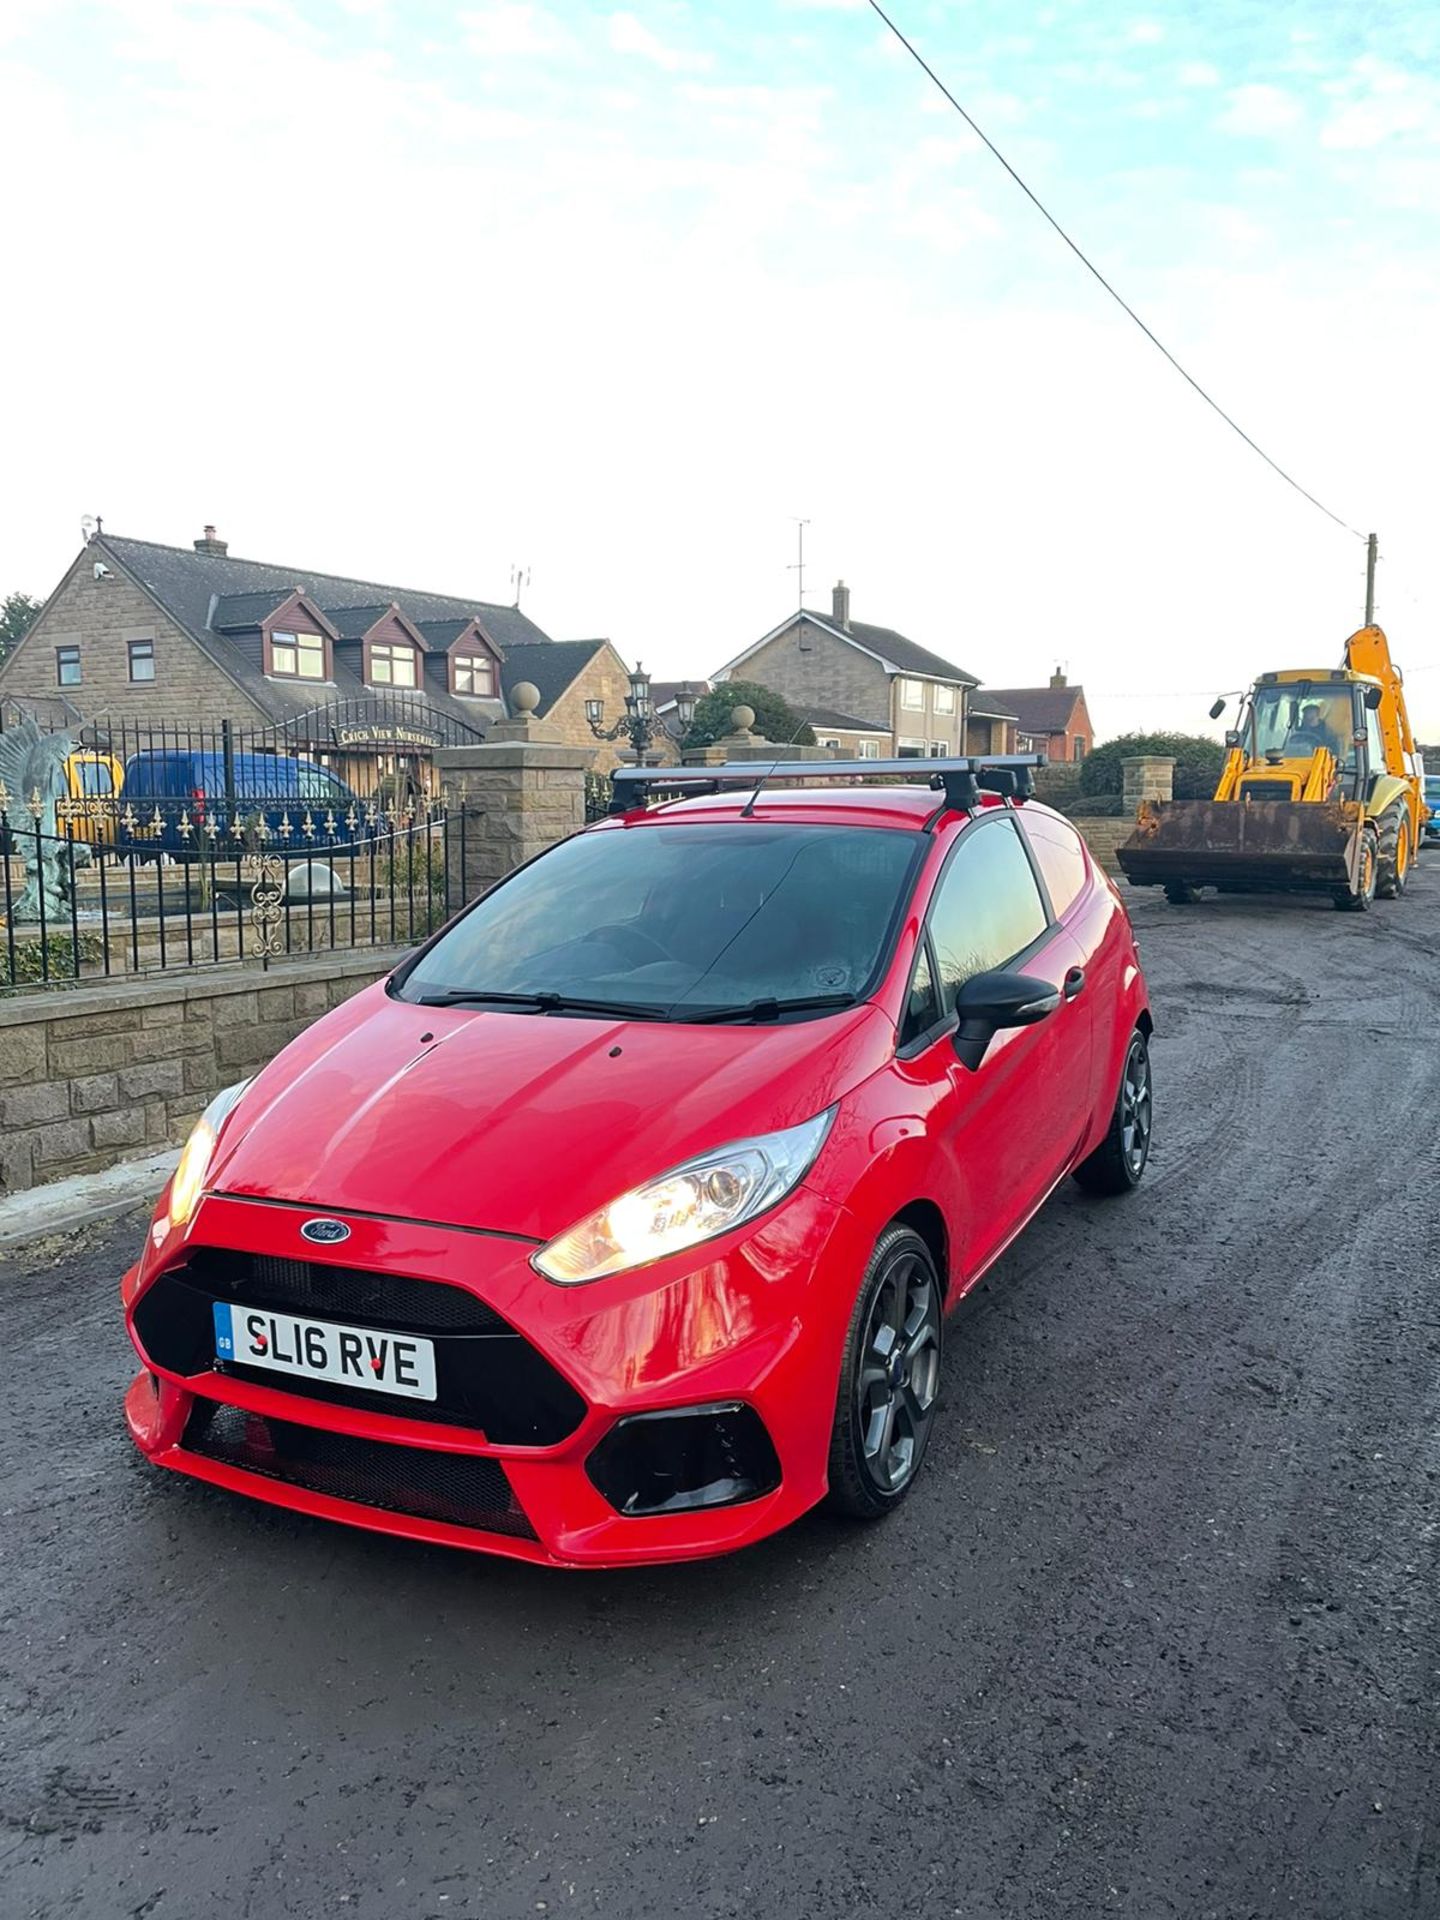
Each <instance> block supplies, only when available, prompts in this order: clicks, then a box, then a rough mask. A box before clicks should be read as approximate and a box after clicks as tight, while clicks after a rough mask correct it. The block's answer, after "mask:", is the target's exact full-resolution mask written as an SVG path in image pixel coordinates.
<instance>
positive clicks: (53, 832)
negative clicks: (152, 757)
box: [0, 720, 90, 924]
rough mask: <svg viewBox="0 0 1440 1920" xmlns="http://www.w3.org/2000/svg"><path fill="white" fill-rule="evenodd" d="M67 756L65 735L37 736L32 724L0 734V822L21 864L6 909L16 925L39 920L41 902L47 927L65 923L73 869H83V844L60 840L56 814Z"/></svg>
mask: <svg viewBox="0 0 1440 1920" xmlns="http://www.w3.org/2000/svg"><path fill="white" fill-rule="evenodd" d="M73 752H74V742H73V741H72V740H71V738H70V736H69V734H66V733H42V731H41V730H40V728H39V727H38V726H37V725H36V723H35V722H34V721H33V720H22V721H21V722H20V725H19V726H18V727H12V728H9V729H8V730H7V731H6V732H4V733H0V823H3V825H4V826H6V827H7V828H8V829H9V831H8V834H7V835H6V839H7V841H8V843H9V846H10V848H11V849H13V851H14V852H16V853H18V854H19V855H20V857H21V859H22V860H23V861H24V862H25V885H24V887H23V888H22V889H21V891H20V893H19V894H18V895H17V896H16V897H15V898H14V900H12V902H11V904H10V918H11V920H12V921H14V922H16V923H19V922H21V921H38V920H40V919H41V918H42V902H43V918H44V920H45V921H46V923H47V924H49V923H56V924H63V923H65V922H67V921H68V920H69V918H70V902H71V896H72V891H73V880H74V869H75V868H76V867H77V866H88V865H89V862H90V848H89V846H88V844H87V843H86V842H85V841H83V840H80V841H76V840H70V839H66V838H64V837H63V836H62V835H61V832H60V822H59V818H58V816H57V813H56V802H57V801H59V800H65V799H67V798H68V797H69V783H68V781H67V779H66V775H65V762H66V760H67V758H68V757H69V755H70V754H71V753H73ZM37 828H38V830H39V832H38V839H37V832H36V830H37ZM0 906H3V900H0Z"/></svg>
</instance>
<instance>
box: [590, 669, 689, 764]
mask: <svg viewBox="0 0 1440 1920" xmlns="http://www.w3.org/2000/svg"><path fill="white" fill-rule="evenodd" d="M692 711H693V709H692ZM585 718H586V719H587V720H588V721H589V723H590V731H591V733H593V734H594V736H595V738H596V739H597V740H618V739H619V738H620V736H621V735H622V734H623V735H625V737H626V738H627V739H628V741H629V743H630V751H631V752H632V753H633V754H634V756H635V764H636V766H639V767H644V766H648V765H649V762H648V760H647V759H646V755H647V754H648V753H649V751H650V748H651V746H652V744H653V743H654V739H655V730H656V723H655V710H654V708H653V707H652V706H651V704H650V676H649V674H648V673H646V671H645V669H644V667H642V666H641V665H640V664H639V662H638V661H637V662H636V664H635V666H634V668H633V669H632V670H631V674H630V691H629V692H628V693H627V694H626V696H625V711H624V713H623V714H621V716H620V718H619V719H618V720H617V721H616V722H615V724H614V726H612V727H607V726H606V725H605V724H604V720H605V702H604V701H603V700H587V701H586V702H585Z"/></svg>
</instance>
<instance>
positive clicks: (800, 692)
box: [715, 580, 979, 759]
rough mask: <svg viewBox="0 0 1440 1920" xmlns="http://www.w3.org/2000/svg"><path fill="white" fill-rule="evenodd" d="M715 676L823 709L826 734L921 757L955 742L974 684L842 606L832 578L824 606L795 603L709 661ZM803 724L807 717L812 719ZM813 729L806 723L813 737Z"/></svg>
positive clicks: (952, 749)
mask: <svg viewBox="0 0 1440 1920" xmlns="http://www.w3.org/2000/svg"><path fill="white" fill-rule="evenodd" d="M715 678H716V679H717V680H755V681H758V682H759V683H760V684H761V685H762V686H766V687H770V688H772V689H773V690H774V691H775V692H776V693H778V694H781V695H783V696H784V698H785V699H786V700H788V701H789V702H790V704H791V706H792V707H794V708H795V709H796V711H797V712H800V711H801V710H802V709H803V710H804V711H805V712H806V713H807V714H808V713H809V712H811V711H815V710H818V711H821V712H825V711H828V712H830V713H831V714H832V715H838V716H840V717H841V718H842V719H844V718H845V717H846V716H848V720H847V721H846V724H845V725H838V724H832V725H831V726H830V727H829V728H828V730H827V732H826V737H827V738H840V739H842V740H846V743H847V745H848V743H849V740H850V739H853V740H854V742H855V744H856V748H857V752H858V751H859V750H860V749H859V742H860V740H861V739H862V738H863V739H874V740H876V741H877V742H878V743H879V750H878V752H877V754H876V755H874V756H868V755H867V757H877V758H881V759H884V758H887V757H889V756H891V755H894V756H898V757H900V758H902V759H911V758H914V759H922V758H926V757H930V756H935V755H942V754H955V753H960V752H962V751H963V750H964V748H963V743H964V740H965V714H966V703H967V700H968V698H969V695H970V693H971V691H972V689H973V688H975V687H977V686H978V685H979V681H978V680H977V679H976V678H975V676H974V674H972V673H967V672H966V671H965V669H964V668H963V667H957V666H956V665H955V664H954V662H953V661H950V660H945V659H943V658H942V657H941V656H940V655H939V654H938V653H932V652H931V651H930V649H929V648H928V647H922V646H920V645H919V643H918V642H917V641H914V640H911V639H908V638H907V637H906V636H905V635H904V634H902V633H897V632H896V631H895V630H894V628H893V627H877V626H872V625H870V624H869V623H868V622H866V621H860V620H855V619H852V618H851V614H850V589H849V588H848V587H847V586H846V585H845V583H844V581H843V580H841V581H838V582H837V583H836V585H835V589H834V592H833V594H832V596H831V606H830V612H829V613H828V614H823V613H816V612H813V611H812V610H811V609H810V608H808V607H801V608H799V609H798V610H797V611H796V612H794V613H792V614H790V615H789V617H788V618H787V619H785V620H782V621H781V623H780V625H779V626H778V627H772V628H771V630H770V632H769V633H767V634H764V635H763V636H762V637H761V638H760V639H759V640H757V641H756V642H755V643H754V645H753V646H750V647H747V648H746V649H745V651H744V652H743V653H739V654H736V656H735V658H734V659H733V660H728V661H726V663H725V665H724V666H723V667H721V668H720V669H719V671H718V672H717V673H716V675H715ZM812 724H814V723H813V722H812ZM820 732H821V729H820V727H818V726H817V727H816V737H817V739H818V738H819V737H820Z"/></svg>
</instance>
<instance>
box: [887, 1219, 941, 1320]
mask: <svg viewBox="0 0 1440 1920" xmlns="http://www.w3.org/2000/svg"><path fill="white" fill-rule="evenodd" d="M888 1224H889V1225H890V1226H892V1227H909V1228H910V1230H911V1232H912V1233H918V1234H919V1236H920V1238H921V1239H922V1240H923V1241H924V1242H925V1245H926V1246H927V1247H928V1248H929V1250H930V1258H931V1259H932V1260H933V1261H934V1262H935V1271H936V1273H937V1274H939V1276H940V1295H941V1298H942V1299H948V1297H949V1294H950V1232H949V1229H948V1228H947V1226H946V1225H945V1215H944V1214H943V1213H942V1212H941V1211H940V1208H939V1207H938V1206H937V1205H936V1203H935V1202H934V1201H933V1200H926V1199H918V1200H911V1201H909V1202H908V1203H907V1204H906V1205H905V1206H903V1207H901V1209H900V1211H899V1212H898V1213H897V1214H896V1215H895V1216H894V1218H893V1219H892V1220H890V1221H889V1222H888Z"/></svg>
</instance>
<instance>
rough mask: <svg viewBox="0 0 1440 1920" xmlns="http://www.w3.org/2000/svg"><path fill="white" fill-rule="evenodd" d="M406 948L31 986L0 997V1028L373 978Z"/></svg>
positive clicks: (348, 950) (353, 950)
mask: <svg viewBox="0 0 1440 1920" xmlns="http://www.w3.org/2000/svg"><path fill="white" fill-rule="evenodd" d="M410 951H411V948H410V946H409V945H402V946H393V947H348V948H346V949H344V951H342V952H339V953H326V954H321V955H317V956H315V957H313V958H312V957H310V956H308V955H307V956H306V958H305V959H303V960H283V961H280V962H278V963H277V964H276V965H274V966H272V967H270V968H269V969H268V971H266V972H261V970H260V969H259V968H258V967H256V966H253V965H246V964H243V963H240V964H236V965H233V966H227V965H221V966H218V967H207V968H205V969H203V971H202V970H201V969H200V968H196V969H194V970H193V971H190V970H188V969H183V968H179V967H176V968H172V969H171V970H169V971H168V972H165V973H156V974H153V975H150V976H148V977H147V978H145V979H143V980H131V981H128V982H127V983H126V984H125V985H123V986H120V985H114V986H98V985H97V986H84V987H37V988H35V989H34V990H33V991H30V992H21V993H16V994H13V995H7V996H6V997H5V998H4V999H0V1028H3V1027H23V1026H34V1025H35V1024H36V1023H37V1022H38V1021H41V1020H82V1019H85V1018H86V1017H87V1016H89V1015H93V1014H104V1013H128V1012H129V1011H130V1010H131V1008H133V1007H152V1006H156V1005H158V1004H162V1003H163V1002H165V1001H167V1000H214V999H217V998H219V997H220V996H222V995H224V994H231V993H257V992H261V991H263V990H264V989H265V988H266V987H289V986H304V985H306V984H307V983H308V982H309V981H312V980H336V979H339V980H348V979H350V978H351V977H352V976H353V975H355V974H365V975H367V976H369V977H373V978H377V979H378V978H379V977H380V976H381V975H383V974H386V973H388V972H389V971H390V970H391V968H392V967H396V966H398V965H399V964H400V962H401V960H402V959H404V957H405V955H406V954H407V953H409V952H410ZM317 1017H318V1016H317Z"/></svg>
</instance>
